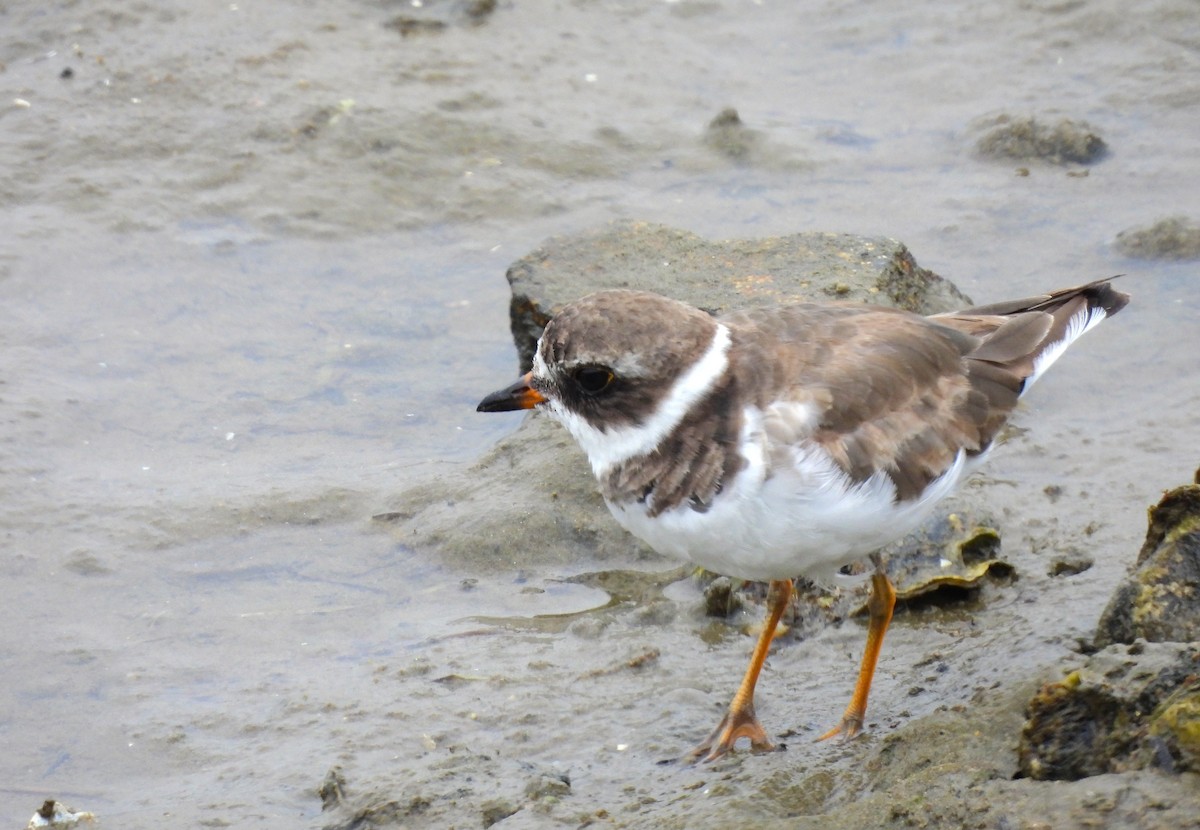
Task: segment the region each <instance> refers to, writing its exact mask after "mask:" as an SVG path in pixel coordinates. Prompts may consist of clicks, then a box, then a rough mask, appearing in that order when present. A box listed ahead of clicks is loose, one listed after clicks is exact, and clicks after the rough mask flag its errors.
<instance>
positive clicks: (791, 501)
mask: <svg viewBox="0 0 1200 830" xmlns="http://www.w3.org/2000/svg"><path fill="white" fill-rule="evenodd" d="M754 420H757V419H752V422H751V423H749V424H748V428H747V429H746V430H745V431H744V432H743V440H744V444H743V446H745V448H746V449H745V450H744V451H743V457H744V458H745V461H746V464H745V466H744V467H743V469H742V470H741V471H740V472H739V473H738V475H737V476H736V477H735V478H734V479H733V481H731V482H727V483H726V486H725V488H724V489H723V490H722V491H721V493H720V494H719V495H718V496H717V497H716V499H715V500H714V503H713V505H712V506H711V508H710V509H709V510H708V511H706V512H703V513H701V512H698V511H696V510H693V509H692V508H691V507H690V506H688V505H687V504H684V505H681V506H680V507H677V508H675V509H672V510H668V511H665V512H663V513H661V514H660V515H658V516H656V517H653V518H651V517H650V516H649V515H648V514H647V511H646V505H644V504H638V503H625V504H613V503H610V504H609V509H610V510H611V511H612V514H613V516H614V517H616V519H617V521H618V522H620V523H621V525H622V526H623V527H625V528H626V529H627V530H629V532H631V533H632V534H633V535H635V536H637V537H638V538H639V539H642V540H643V541H644V542H646V544H648V545H650V547H652V548H654V549H655V550H656V551H658V552H660V553H663V554H667V555H670V556H676V557H679V558H681V559H685V560H687V561H690V562H694V563H695V564H697V565H699V566H701V567H703V568H705V569H707V570H710V571H713V572H714V573H719V574H724V575H726V576H732V577H738V578H741V579H750V580H762V581H765V580H773V579H789V578H792V577H797V576H804V577H808V578H810V579H813V580H814V581H818V582H822V583H825V584H829V583H830V582H832V581H833V580H834V578H835V576H836V574H837V571H838V569H839V568H841V567H843V566H844V565H847V564H849V563H851V562H854V561H856V560H859V559H861V558H863V557H864V556H866V555H867V554H869V553H872V552H873V551H875V550H878V549H879V548H881V547H883V546H884V545H886V544H888V543H889V542H892V541H894V540H896V539H899V538H901V537H902V536H904V535H906V534H908V533H910V532H911V531H913V530H914V529H916V527H917V526H918V525H919V524H920V523H921V522H922V521H923V520H924V519H925V518H926V517H927V516H928V515H929V514H930V512H931V511H932V510H933V508H934V506H935V505H936V504H937V503H938V502H939V501H940V500H941V499H942V498H943V497H944V496H946V495H947V494H948V493H950V492H951V491H952V490H953V489H954V487H955V486H956V485H957V484H958V482H959V481H960V480H961V479H962V478H963V477H964V475H965V474H966V473H967V472H968V471H967V469H966V467H967V466H968V463H967V460H966V457H965V454H964V453H961V452H960V453H959V455H958V457H957V459H956V460H955V462H954V464H953V465H952V466H951V467H950V468H949V469H948V470H947V471H946V472H945V473H944V474H943V475H942V476H941V477H940V478H938V479H936V480H935V481H933V482H932V483H931V484H930V486H929V488H928V489H927V490H926V491H925V493H924V494H923V496H922V497H921V498H919V499H914V500H911V501H907V502H900V503H897V502H896V499H895V494H896V489H895V486H894V485H893V483H892V481H891V479H890V478H888V477H887V475H885V474H883V473H877V474H876V475H875V476H873V477H872V478H870V479H868V480H867V481H865V482H862V483H860V484H855V483H854V482H852V481H851V480H850V479H849V477H848V476H846V474H845V473H843V472H842V471H841V470H840V469H839V468H838V467H837V466H836V465H835V464H834V462H833V461H832V459H830V458H829V456H828V455H827V454H826V453H825V452H824V450H822V449H821V448H820V447H819V446H817V445H815V444H811V445H801V446H798V447H795V448H793V450H792V451H791V452H790V453H789V455H790V460H791V463H790V464H788V465H786V466H784V467H783V468H782V469H781V468H779V467H776V468H775V469H772V470H770V471H769V473H770V474H769V475H768V470H767V469H766V462H765V459H766V458H767V456H768V454H767V453H766V452H764V447H763V445H762V441H764V440H765V438H764V437H763V434H762V431H761V429H757V428H756V427H757V425H756V424H755V423H753V421H754ZM747 439H748V440H747ZM776 457H777V456H776ZM979 460H981V459H978V458H973V459H971V463H970V465H969V466H970V467H972V468H974V466H975V465H976V462H977V461H979Z"/></svg>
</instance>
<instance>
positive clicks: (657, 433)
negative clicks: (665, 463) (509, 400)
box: [533, 323, 730, 477]
mask: <svg viewBox="0 0 1200 830" xmlns="http://www.w3.org/2000/svg"><path fill="white" fill-rule="evenodd" d="M729 342H730V341H729V329H727V328H726V327H725V326H723V325H721V324H720V323H718V324H717V327H716V330H715V331H714V333H713V340H712V343H711V344H710V345H709V347H708V349H707V350H706V351H705V352H704V354H703V356H701V358H700V359H699V360H697V361H696V362H695V363H693V364H692V365H691V366H690V367H689V368H688V370H687V371H686V372H684V373H683V374H682V375H680V376H679V377H678V378H677V379H676V380H675V382H674V383H673V384H671V388H670V391H669V392H668V393H667V395H666V397H664V398H663V399H662V401H661V402H660V403H659V405H658V408H657V409H655V411H654V414H653V415H651V416H650V418H648V419H647V420H646V421H645V422H644V423H642V424H639V425H637V426H625V427H615V428H612V429H608V430H604V431H601V430H599V429H596V428H595V427H593V426H592V425H591V424H589V423H588V422H587V420H585V419H584V418H582V417H581V416H579V415H576V414H575V413H573V412H569V411H568V410H567V409H565V408H564V407H563V406H562V405H561V404H560V403H559V402H558V401H556V400H553V399H551V400H550V402H549V404H548V408H549V410H550V412H551V414H552V415H553V416H554V417H555V418H556V419H558V421H559V422H560V423H561V424H562V425H563V426H564V427H566V428H567V431H568V432H570V433H571V435H573V436H574V437H575V440H576V441H577V442H579V446H581V447H582V448H583V451H584V452H586V453H587V457H588V461H590V462H591V464H592V472H593V473H595V474H596V476H597V477H600V476H603V475H604V474H605V473H607V472H608V471H609V470H611V469H612V468H613V467H614V466H616V465H617V464H620V463H621V462H623V461H628V460H629V459H631V458H637V457H638V456H640V455H646V454H647V453H649V452H652V451H653V450H654V448H655V447H657V446H658V445H659V442H661V441H662V439H664V438H666V437H667V435H669V434H670V432H671V430H673V429H674V428H675V427H676V426H678V425H679V422H680V421H682V420H683V418H684V416H685V415H687V413H688V411H689V410H690V409H691V408H692V407H693V406H694V405H695V404H696V403H697V402H698V401H700V400H701V399H702V398H703V397H704V396H705V395H706V394H708V392H709V391H710V390H711V389H712V388H713V385H714V384H715V383H716V382H717V381H718V380H719V379H720V378H721V376H722V375H723V374H725V369H726V368H727V367H728V366H729V357H728V352H729ZM533 374H534V375H535V376H540V377H545V376H546V375H547V370H546V364H545V362H544V361H543V360H542V355H541V351H540V350H539V351H538V352H537V353H536V354H535V355H534V359H533Z"/></svg>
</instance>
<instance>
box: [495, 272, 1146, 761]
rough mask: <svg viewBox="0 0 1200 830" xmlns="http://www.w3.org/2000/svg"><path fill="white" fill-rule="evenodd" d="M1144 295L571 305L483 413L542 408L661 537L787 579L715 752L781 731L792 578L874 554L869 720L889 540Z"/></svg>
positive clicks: (698, 753) (621, 518)
mask: <svg viewBox="0 0 1200 830" xmlns="http://www.w3.org/2000/svg"><path fill="white" fill-rule="evenodd" d="M1128 301H1129V296H1128V295H1127V294H1123V293H1121V292H1119V291H1117V290H1115V289H1114V288H1113V287H1112V286H1111V285H1110V284H1109V280H1098V281H1096V282H1092V283H1088V284H1087V285H1082V286H1079V287H1077V288H1067V289H1064V290H1062V291H1055V292H1053V293H1050V294H1046V295H1043V296H1040V297H1030V298H1027V299H1023V300H1014V301H1012V302H1006V303H997V304H995V305H988V306H980V307H977V308H970V309H966V310H964V311H959V312H954V313H949V314H936V315H933V316H931V317H922V316H920V315H917V314H912V313H909V312H906V311H899V310H895V309H888V308H879V307H874V306H866V305H838V304H820V303H802V304H797V305H788V306H779V307H773V308H756V309H751V310H747V311H741V312H735V313H732V314H728V315H725V316H722V317H712V316H710V315H709V314H706V313H705V312H703V311H701V310H699V309H697V308H693V307H692V306H689V305H686V304H685V303H681V302H678V301H676V300H671V299H667V298H666V297H662V296H659V295H657V294H650V293H647V292H643V291H629V290H616V291H601V292H598V293H595V294H591V295H589V296H587V297H584V298H583V299H581V300H578V301H576V302H574V303H571V304H569V305H567V306H566V307H565V308H563V309H562V311H561V312H559V313H558V314H557V315H556V316H555V317H554V319H552V320H551V321H550V323H549V324H548V325H547V326H546V329H545V331H544V332H543V333H542V336H541V339H540V340H539V341H538V347H537V352H536V354H535V356H534V360H533V369H532V371H530V372H529V373H528V374H526V375H525V376H524V377H522V378H520V379H519V380H518V381H517V382H516V383H514V384H512V385H511V386H509V387H507V388H505V389H502V390H500V391H497V392H494V393H492V394H491V395H488V396H487V397H486V398H484V400H483V401H482V402H481V403H480V404H479V411H480V412H505V411H509V410H516V409H532V408H534V407H537V408H539V409H544V410H545V411H547V412H549V413H550V414H551V415H552V416H553V417H555V418H556V419H558V421H560V422H561V423H562V424H563V426H565V427H566V428H567V430H568V431H569V432H570V433H571V434H572V435H573V436H574V437H575V440H576V441H578V442H579V444H580V445H581V446H582V447H583V449H584V451H585V452H586V453H587V456H588V460H589V461H590V462H591V466H592V471H593V472H594V473H595V475H596V479H597V480H598V482H599V484H600V489H601V491H602V493H603V495H604V500H605V502H606V503H607V504H608V507H609V509H610V510H611V511H612V514H613V516H615V517H616V519H617V521H618V522H620V523H621V525H622V526H624V527H625V528H626V529H627V530H629V531H630V532H631V533H633V534H634V535H635V536H637V537H638V538H640V539H642V540H643V541H645V542H646V543H647V544H648V545H650V547H652V548H654V549H655V550H657V551H659V552H661V553H664V554H669V555H673V556H677V557H680V558H682V559H685V560H688V561H690V562H693V563H695V564H697V565H700V566H702V567H704V568H706V569H708V570H710V571H714V572H716V573H719V574H725V575H727V576H732V577H740V578H742V579H749V580H763V581H768V582H770V583H771V591H770V600H769V605H770V613H769V615H768V618H767V623H766V625H765V627H764V628H763V629H762V633H761V635H760V636H759V638H758V643H757V645H756V647H755V649H754V653H753V656H752V657H751V660H750V665H749V667H748V669H747V671H746V674H745V677H744V678H743V680H742V683H741V686H740V687H739V688H738V691H737V693H736V694H735V696H734V698H733V702H732V703H731V704H730V706H729V710H728V712H727V713H726V715H725V717H724V719H723V720H722V721H721V723H720V724H718V726H717V728H716V729H714V730H713V732H712V734H711V735H709V737H708V738H707V739H706V740H705V741H704V742H703V743H701V744H700V745H699V746H698V747H696V749H695V750H693V753H692V757H693V758H702V759H704V760H711V759H713V758H716V757H718V756H720V755H723V754H724V753H726V752H728V751H729V750H730V749H731V748H733V746H734V744H735V743H736V742H737V740H738V739H739V738H742V737H746V738H749V739H750V744H751V747H752V748H753V749H755V750H766V749H771V748H772V744H771V742H770V740H769V739H768V738H767V734H766V732H765V731H764V730H763V728H762V726H761V725H760V724H759V722H758V718H757V717H756V716H755V713H754V687H755V683H756V682H757V680H758V675H759V672H760V670H761V669H762V666H763V663H764V661H765V660H766V656H767V650H768V649H769V647H770V644H771V639H772V637H773V635H774V632H775V630H776V627H777V625H778V623H779V620H780V617H781V616H782V615H783V612H784V609H785V608H786V606H787V603H788V602H789V600H790V599H791V596H792V579H793V578H794V577H797V576H804V577H808V578H810V579H813V580H816V581H818V582H825V583H829V582H831V581H832V580H833V579H834V578H835V577H836V576H837V574H838V572H839V570H840V569H841V568H843V567H844V566H845V565H847V564H849V563H852V562H855V561H858V560H861V559H863V558H864V557H868V556H869V557H870V558H871V559H872V561H873V563H874V565H875V569H874V573H873V574H872V576H871V597H870V600H869V601H868V610H869V620H870V622H869V626H868V634H867V645H866V650H865V653H864V655H863V660H862V665H861V668H860V670H859V677H858V682H857V684H856V686H855V690H854V694H853V696H852V698H851V700H850V704H849V706H847V707H846V710H845V713H844V714H843V716H842V719H841V721H840V723H838V725H837V726H835V727H834V728H833V729H831V730H829V731H828V732H827V733H825V734H824V735H822V736H821V737H822V738H828V737H830V736H832V735H836V734H839V733H840V734H842V735H844V736H846V737H851V736H853V735H854V734H856V733H857V732H859V731H860V730H861V729H862V726H863V716H864V713H865V712H866V707H867V695H868V693H869V692H870V687H871V678H872V675H873V674H874V670H875V662H876V659H877V658H878V656H879V649H880V646H881V645H882V642H883V636H884V632H885V631H886V630H887V627H888V624H889V622H890V621H891V617H892V609H893V607H894V605H895V597H896V594H895V590H894V588H893V587H892V585H891V582H890V581H889V579H888V577H887V575H886V573H885V572H884V569H883V566H882V561H881V560H880V558H879V556H878V554H877V551H878V550H879V549H880V548H881V547H883V546H884V545H886V544H888V543H889V542H891V541H893V540H896V539H898V538H900V537H902V536H904V535H905V534H907V533H909V532H910V531H912V530H913V529H915V528H916V527H917V525H918V524H920V522H921V521H922V520H923V519H924V518H925V517H926V516H928V515H929V513H930V511H931V510H932V509H933V506H934V505H935V504H936V503H937V502H938V501H939V500H940V499H941V498H942V497H944V496H945V495H947V494H948V493H950V492H951V491H952V490H953V489H954V487H955V485H957V484H958V483H959V482H960V481H962V480H963V478H964V477H965V476H967V475H968V474H969V473H970V472H971V471H972V470H973V469H975V467H976V466H978V465H979V463H980V462H981V461H982V460H983V459H984V457H985V456H986V455H987V453H988V451H989V450H990V449H991V447H992V444H993V442H994V441H995V440H996V437H997V433H998V432H999V431H1000V428H1001V427H1002V426H1003V425H1004V422H1005V420H1006V419H1007V418H1008V416H1009V415H1010V414H1011V413H1012V411H1013V409H1014V407H1015V406H1016V404H1017V400H1018V399H1019V398H1020V397H1021V395H1022V394H1023V393H1024V392H1025V391H1026V390H1028V389H1029V387H1030V386H1031V385H1032V383H1033V382H1034V381H1035V380H1037V379H1038V378H1039V377H1040V376H1041V374H1042V373H1043V372H1044V371H1045V370H1046V369H1047V368H1048V367H1049V366H1050V364H1051V363H1053V362H1054V361H1055V360H1056V359H1057V358H1058V357H1059V355H1061V354H1062V353H1063V351H1064V350H1065V349H1066V348H1067V346H1069V345H1070V344H1071V343H1072V342H1073V341H1074V340H1075V339H1076V338H1078V337H1079V336H1080V335H1082V334H1083V333H1084V332H1086V331H1088V330H1089V329H1091V328H1092V327H1093V326H1095V325H1096V324H1098V323H1099V322H1100V321H1102V320H1104V319H1105V318H1106V317H1108V316H1110V315H1112V314H1116V313H1117V312H1118V311H1120V310H1121V309H1122V308H1124V306H1125V304H1126V303H1127V302H1128Z"/></svg>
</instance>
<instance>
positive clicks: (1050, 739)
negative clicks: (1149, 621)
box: [1018, 641, 1200, 781]
mask: <svg viewBox="0 0 1200 830" xmlns="http://www.w3.org/2000/svg"><path fill="white" fill-rule="evenodd" d="M1018 760H1019V766H1020V772H1019V774H1020V775H1021V776H1022V777H1027V778H1038V779H1043V780H1067V781H1074V780H1077V779H1080V778H1087V777H1089V776H1093V775H1102V774H1104V773H1110V772H1124V771H1126V770H1131V769H1146V768H1151V767H1154V768H1159V769H1163V770H1166V771H1169V772H1185V771H1186V772H1200V645H1195V644H1182V643H1146V642H1143V641H1138V642H1137V643H1134V644H1133V645H1130V646H1126V645H1112V646H1109V647H1108V648H1106V649H1104V650H1102V651H1100V652H1097V653H1096V654H1094V655H1092V656H1091V657H1090V658H1088V659H1087V661H1086V662H1085V663H1084V664H1083V665H1081V666H1079V667H1077V668H1075V669H1074V670H1072V671H1071V672H1070V673H1068V674H1067V676H1066V677H1065V678H1064V679H1063V680H1060V681H1058V682H1056V683H1049V684H1047V685H1045V686H1043V687H1042V689H1041V690H1040V691H1039V692H1038V693H1037V694H1036V695H1034V697H1033V699H1032V700H1030V702H1029V705H1028V707H1027V709H1026V721H1025V726H1024V728H1023V729H1022V731H1021V740H1020V746H1019V748H1018Z"/></svg>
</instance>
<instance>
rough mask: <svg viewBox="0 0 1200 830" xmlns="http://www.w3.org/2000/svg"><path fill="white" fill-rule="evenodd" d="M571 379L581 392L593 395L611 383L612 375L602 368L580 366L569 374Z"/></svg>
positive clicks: (608, 370) (609, 371)
mask: <svg viewBox="0 0 1200 830" xmlns="http://www.w3.org/2000/svg"><path fill="white" fill-rule="evenodd" d="M571 379H572V380H574V381H575V384H576V385H577V386H578V387H579V388H580V389H581V390H583V391H584V392H586V393H587V394H589V395H595V394H598V393H600V392H603V391H604V390H605V389H607V388H608V385H609V384H610V383H612V382H613V373H612V371H611V370H610V369H607V368H605V367H604V366H580V367H579V368H578V369H576V370H575V371H573V372H571Z"/></svg>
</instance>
